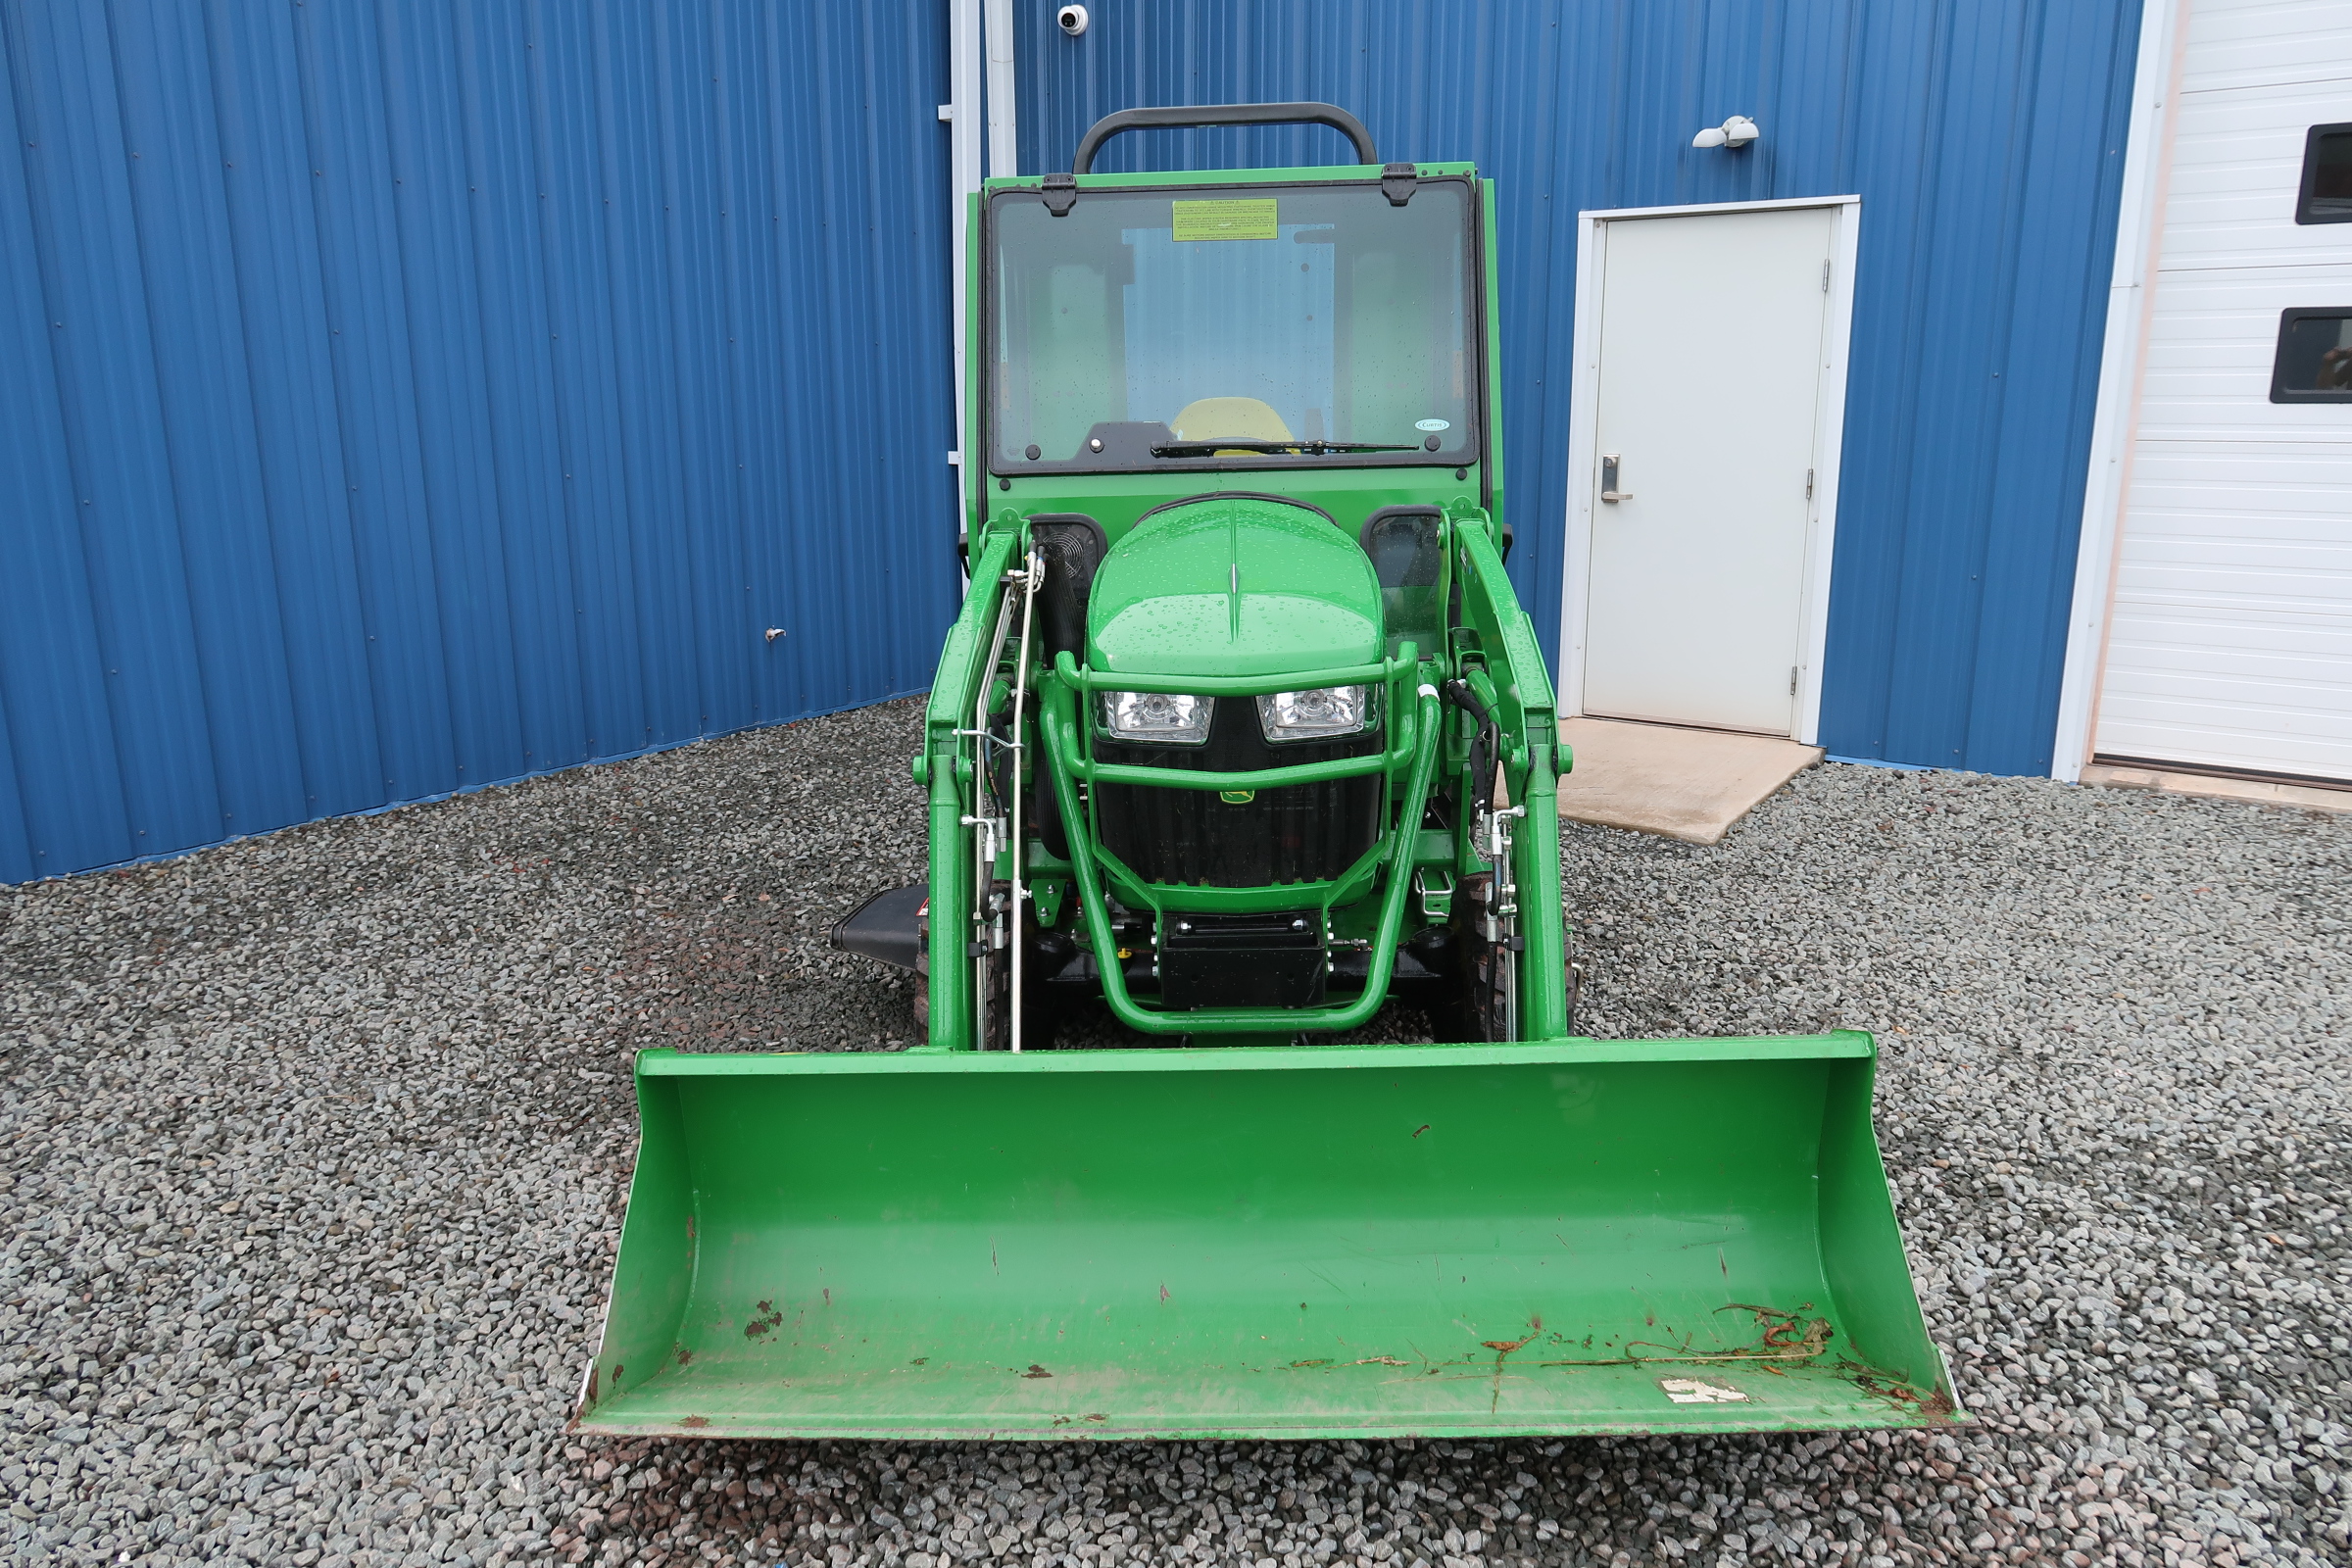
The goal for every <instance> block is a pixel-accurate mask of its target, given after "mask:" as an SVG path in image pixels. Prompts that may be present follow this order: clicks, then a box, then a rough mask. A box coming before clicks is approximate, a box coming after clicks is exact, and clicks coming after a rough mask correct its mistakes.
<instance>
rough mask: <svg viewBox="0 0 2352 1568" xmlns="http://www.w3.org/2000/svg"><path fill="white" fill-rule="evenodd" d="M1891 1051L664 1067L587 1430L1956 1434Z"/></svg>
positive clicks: (658, 1057)
mask: <svg viewBox="0 0 2352 1568" xmlns="http://www.w3.org/2000/svg"><path fill="white" fill-rule="evenodd" d="M1873 1061H1874V1051H1873V1048H1872V1045H1871V1041H1870V1038H1869V1037H1868V1036H1867V1035H1861V1034H1852V1033H1840V1034H1833V1035H1824V1036H1817V1037H1810V1038H1786V1039H1754V1040H1707V1041H1686V1040H1674V1041H1641V1042H1631V1043H1628V1042H1595V1041H1591V1040H1557V1041H1547V1042H1537V1043H1532V1044H1520V1045H1467V1046H1370V1047H1331V1046H1326V1047H1318V1048H1307V1049H1277V1050H1263V1049H1261V1050H1193V1051H1107V1052H1063V1053H1048V1054H1022V1055H1018V1056H1015V1055H1009V1054H961V1053H957V1054H931V1053H923V1052H917V1053H910V1054H904V1055H869V1054H839V1055H754V1054H742V1055H696V1054H675V1053H669V1052H650V1053H648V1054H645V1055H644V1056H642V1057H640V1058H639V1063H638V1068H637V1093H638V1103H639V1108H640V1112H641V1114H642V1118H643V1126H644V1143H643V1148H642V1150H641V1152H640V1154H639V1158H638V1164H637V1175H636V1181H635V1183H634V1185H633V1187H632V1189H631V1192H630V1201H629V1211H628V1220H627V1225H626V1228H625V1230H624V1233H623V1237H622V1243H621V1250H620V1257H619V1260H618V1266H617V1271H616V1278H615V1283H614V1287H613V1301H612V1305H611V1308H610V1311H609V1313H608V1316H607V1320H606V1324H605V1331H604V1341H603V1345H602V1347H601V1348H599V1350H598V1352H597V1356H596V1359H595V1362H594V1363H593V1365H592V1366H591V1368H590V1369H589V1373H588V1376H587V1379H586V1384H585V1388H584V1390H583V1394H582V1398H581V1403H580V1410H579V1417H578V1425H579V1426H580V1427H582V1428H585V1429H588V1430H592V1431H602V1432H613V1433H649V1434H677V1435H702V1436H711V1437H721V1436H725V1437H768V1438H783V1437H798V1438H818V1437H828V1438H901V1439H904V1438H1081V1437H1083V1438H1097V1437H1105V1438H1107V1437H1116V1438H1138V1437H1165V1438H1207V1437H1262V1438H1307V1437H1326V1436H1328V1437H1339V1436H1346V1437H1395V1436H1407V1435H1437V1434H1461V1433H1472V1432H1477V1433H1488V1434H1512V1433H1520V1434H1538V1433H1558V1434H1585V1433H1590V1434H1598V1433H1641V1432H1723V1431H1756V1430H1805V1429H1816V1428H1852V1427H1906V1426H1927V1425H1934V1424H1937V1423H1945V1422H1952V1421H1956V1420H1961V1419H1964V1418H1963V1417H1962V1416H1961V1415H1960V1413H1959V1412H1958V1411H1957V1410H1956V1409H1955V1408H1954V1405H1953V1400H1952V1392H1951V1384H1950V1380H1949V1377H1948V1374H1947V1373H1946V1372H1945V1370H1944V1367H1943V1363H1942V1360H1941V1357H1940V1356H1939V1355H1938V1353H1937V1351H1936V1348H1935V1346H1934V1345H1933V1344H1932V1343H1931V1342H1930V1341H1929V1339H1928V1336H1927V1333H1926V1329H1925V1326H1924V1325H1923V1323H1922V1321H1921V1317H1920V1309H1919V1302H1918V1299H1917V1298H1916V1297H1915V1296H1914V1295H1913V1292H1912V1288H1911V1278H1910V1274H1909V1271H1908V1269H1907V1268H1906V1266H1905V1263H1904V1258H1903V1249H1902V1241H1901V1238H1900V1237H1899V1235H1898V1234H1897V1232H1896V1229H1895V1222H1894V1214H1893V1209H1892V1206H1891V1204H1890V1202H1889V1200H1888V1196H1887V1183H1886V1180H1885V1178H1884V1176H1883V1175H1882V1169H1883V1167H1882V1166H1881V1165H1880V1162H1879V1152H1878V1145H1877V1140H1876V1139H1875V1137H1874V1136H1873V1134H1872V1131H1871V1122H1870V1103H1871V1074H1872V1068H1873Z"/></svg>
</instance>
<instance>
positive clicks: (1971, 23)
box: [1018, 0, 2138, 773]
mask: <svg viewBox="0 0 2352 1568" xmlns="http://www.w3.org/2000/svg"><path fill="white" fill-rule="evenodd" d="M1052 10H1053V8H1052V7H1050V6H1045V5H1042V4H1041V5H1029V4H1023V5H1022V6H1021V7H1020V8H1019V13H1018V14H1019V20H1020V24H1021V27H1022V35H1021V38H1020V70H1021V77H1020V90H1021V104H1020V112H1021V132H1022V155H1023V157H1022V168H1023V169H1024V170H1025V171H1027V172H1042V171H1045V170H1049V169H1066V168H1068V167H1069V157H1070V152H1071V150H1072V148H1073V147H1074V146H1075V145H1076V143H1077V139H1078V136H1079V135H1080V133H1081V132H1082V131H1083V130H1084V129H1085V127H1086V126H1087V125H1088V124H1090V123H1092V122H1093V121H1094V120H1095V119H1096V118H1097V117H1099V116H1101V115H1103V114H1106V113H1108V112H1109V111H1111V110H1114V109H1124V108H1128V107H1131V106H1135V105H1143V104H1191V103H1241V102H1250V101H1255V100H1268V99H1299V98H1315V99H1325V100H1329V101H1330V102H1333V103H1337V104H1341V105H1344V106H1346V107H1348V108H1349V109H1352V110H1353V111H1355V113H1356V114H1358V115H1359V116H1361V117H1362V118H1363V120H1364V121H1365V122H1366V123H1367V124H1369V125H1370V127H1371V129H1372V131H1373V134H1374V135H1375V136H1376V137H1377V138H1378V140H1379V143H1380V149H1381V155H1382V157H1384V158H1408V159H1422V160H1429V159H1460V158H1472V159H1476V160H1477V161H1478V163H1479V164H1480V165H1481V166H1482V168H1483V169H1484V170H1485V171H1486V172H1488V173H1489V174H1491V175H1492V176H1493V177H1494V178H1495V181H1496V184H1497V194H1498V198H1499V201H1500V204H1501V214H1500V226H1501V235H1502V255H1501V272H1502V290H1503V299H1502V309H1503V311H1504V312H1505V317H1504V328H1503V341H1504V350H1503V354H1504V373H1505V418H1506V425H1505V449H1504V450H1505V460H1506V463H1507V465H1508V470H1509V481H1508V493H1509V506H1510V509H1511V515H1512V518H1513V521H1514V524H1515V527H1516V529H1517V533H1518V538H1519V544H1518V548H1517V550H1516V551H1515V552H1514V554H1513V556H1512V560H1511V566H1512V574H1513V576H1514V577H1515V578H1516V580H1517V581H1518V583H1519V586H1520V591H1521V593H1522V595H1523V596H1524V597H1525V598H1526V600H1527V601H1528V603H1529V606H1530V609H1531V611H1532V613H1534V615H1535V617H1536V620H1537V623H1538V625H1539V626H1540V627H1542V628H1543V629H1544V633H1545V635H1546V637H1547V639H1552V638H1556V635H1557V626H1558V622H1559V600H1560V568H1561V562H1560V544H1561V538H1562V518H1563V512H1564V505H1565V485H1566V473H1565V467H1566V444H1567V443H1566V439H1565V437H1566V424H1567V417H1568V386H1569V367H1570V360H1569V353H1570V344H1569V329H1570V325H1571V317H1572V308H1573V303H1574V298H1575V295H1574V290H1575V264H1576V215H1577V213H1578V212H1579V211H1582V210H1587V209H1598V208H1615V207H1642V206H1653V205H1655V206H1662V205H1668V204H1680V203H1692V202H1715V201H1740V200H1755V199H1762V198H1774V197H1794V196H1822V195H1833V194H1847V193H1857V192H1858V193H1859V194H1860V195H1861V196H1862V198H1863V216H1862V229H1861V234H1862V244H1861V257H1860V262H1859V267H1858V273H1857V277H1856V298H1855V314H1854V335H1853V350H1852V370H1851V378H1850V381H1849V395H1848V409H1847V414H1846V421H1845V457H1844V469H1843V475H1842V479H1841V485H1842V491H1841V497H1840V507H1839V510H1840V515H1839V519H1838V550H1837V556H1836V560H1835V564H1834V567H1833V586H1832V593H1831V630H1830V650H1829V662H1828V665H1827V667H1826V669H1825V671H1824V687H1825V690H1824V704H1823V712H1822V739H1823V740H1824V742H1825V743H1826V744H1827V745H1828V747H1829V749H1830V751H1831V752H1832V753H1833V754H1839V755H1845V756H1855V757H1872V758H1883V759H1887V760H1896V761H1905V762H1919V763H1930V764H1936V765H1941V766H1957V767H1968V768H1976V769H1982V770H1985V771H1990V772H2001V773H2038V772H2044V771H2046V770H2047V769H2048V766H2049V760H2050V749H2051V740H2052V733H2053V729H2054V725H2055V718H2056V711H2057V701H2058V682H2059V667H2060V662H2061V659H2062V658H2063V655H2064V650H2065V636H2066V612H2067V604H2068V599H2069V595H2070V594H2071V592H2072V588H2073V572H2074V560H2075V534H2076V529H2077V525H2078V522H2079V520H2080V516H2081V509H2082V482H2083V470H2084V466H2085V463H2086V461H2087V453H2088V448H2089V439H2090V417H2091V404H2092V396H2093V393H2094V390H2095V386H2096V380H2097V371H2098V356H2099V346H2100V338H2101V332H2102V328H2103V325H2104V320H2105V300H2106V285H2107V273H2108V264H2109V257H2110V252H2111V249H2112V244H2113V238H2114V230H2115V214H2116V201H2117V188H2118V183H2119V180H2120V177H2121V174H2122V166H2123V135H2124V130H2125V126H2126V123H2127V120H2128V115H2129V110H2130V100H2131V68H2132V59H2133V49H2134V46H2135V42H2136V32H2137V19H2138V0H1905V3H1901V4H1885V3H1878V0H1675V3H1669V0H1609V3H1600V0H1592V3H1578V4H1573V5H1570V4H1549V5H1546V4H1539V3H1534V0H1483V3H1480V4H1474V5H1432V4H1429V3H1427V0H1365V3H1361V4H1356V5H1348V6H1339V5H1292V6H1268V5H1255V4H1249V3H1246V0H1099V3H1095V4H1093V5H1092V6H1091V10H1092V12H1093V16H1094V22H1093V25H1092V26H1091V27H1090V28H1089V30H1088V31H1087V32H1086V34H1085V35H1084V36H1083V37H1081V38H1077V39H1071V38H1068V37H1065V36H1063V35H1062V33H1061V32H1060V31H1059V29H1058V28H1056V27H1055V26H1054V25H1053V22H1052ZM1731 114H1745V115H1748V116H1751V117H1753V118H1754V119H1755V120H1756V121H1758V122H1759V123H1761V124H1762V126H1763V128H1764V135H1763V139H1762V140H1761V141H1760V142H1759V143H1758V144H1757V145H1756V146H1755V147H1754V148H1753V149H1751V150H1750V151H1748V152H1746V153H1743V154H1739V155H1726V154H1724V153H1721V152H1697V151H1694V150H1692V148H1691V145H1690V143H1691V134H1692V133H1693V132H1694V131H1696V130H1697V129H1698V127H1700V126H1701V125H1709V124H1716V123H1721V122H1722V120H1723V119H1724V118H1725V117H1726V116H1727V115H1731ZM1345 148H1346V143H1345V141H1344V140H1343V139H1342V138H1341V137H1340V136H1339V135H1338V133H1337V132H1334V131H1329V130H1323V129H1320V128H1308V129H1299V130H1278V131H1254V132H1239V131H1181V132H1171V131H1158V132H1146V133H1130V134H1128V135H1125V136H1122V137H1120V138H1118V139H1117V140H1116V141H1114V142H1112V143H1111V144H1110V147H1109V148H1108V149H1107V150H1106V153H1105V156H1104V157H1103V159H1101V160H1100V161H1098V163H1097V165H1096V167H1097V168H1098V169H1100V170H1103V171H1105V172H1109V171H1114V170H1129V169H1152V168H1171V167H1180V166H1182V167H1194V168H1206V167H1219V166H1224V167H1233V166H1247V165H1251V164H1259V163H1264V164H1278V163H1299V162H1323V161H1339V160H1340V159H1342V158H1344V157H1345V156H1346V152H1345ZM1727 265H1732V264H1731V263H1728V262H1727ZM1548 646H1549V644H1548V643H1547V647H1548ZM1551 651H1553V652H1554V653H1555V654H1556V649H1552V650H1551Z"/></svg>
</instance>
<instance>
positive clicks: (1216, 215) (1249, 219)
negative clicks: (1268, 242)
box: [1169, 196, 1280, 245]
mask: <svg viewBox="0 0 2352 1568" xmlns="http://www.w3.org/2000/svg"><path fill="white" fill-rule="evenodd" d="M1169 205H1170V206H1171V207H1172V208H1173V209H1174V210H1175V232H1174V233H1173V234H1171V235H1170V236H1169V237H1170V238H1171V239H1173V240H1175V241H1176V243H1177V244H1179V245H1182V244H1185V243H1186V242H1188V241H1190V240H1197V239H1277V238H1279V237H1280V235H1279V234H1277V232H1276V225H1275V219H1274V198H1273V197H1271V196H1258V197H1250V198H1248V199H1246V200H1239V201H1224V202H1171V203H1170V204H1169Z"/></svg>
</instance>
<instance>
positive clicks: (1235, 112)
mask: <svg viewBox="0 0 2352 1568" xmlns="http://www.w3.org/2000/svg"><path fill="white" fill-rule="evenodd" d="M1178 125H1329V126H1330V127H1331V128H1332V129H1334V130H1337V131H1343V132H1345V133H1346V134H1347V136H1348V140H1350V141H1352V142H1354V143H1355V161H1356V162H1357V163H1359V164H1377V163H1379V162H1380V155H1379V154H1378V153H1376V152H1374V151H1373V150H1372V133H1371V132H1370V131H1368V130H1366V129H1365V128H1364V123H1363V122H1362V121H1360V120H1358V119H1356V118H1355V117H1354V116H1353V115H1351V114H1349V113H1348V111H1347V110H1345V109H1342V108H1341V107H1340V106H1339V105H1337V104H1313V103H1307V104H1210V105H1205V106H1202V107H1199V108H1193V109H1181V108H1170V109H1122V110H1120V111H1119V112H1118V113H1117V114H1115V115H1104V116H1103V118H1102V119H1101V120H1098V121H1096V122H1095V123H1093V124H1092V125H1090V126H1088V127H1087V131H1086V134H1085V135H1083V136H1081V137H1079V138H1078V151H1077V152H1076V154H1074V155H1073V156H1072V157H1071V159H1070V172H1071V173H1072V174H1091V173H1093V172H1094V169H1095V154H1096V153H1097V152H1099V151H1101V150H1102V147H1103V143H1104V142H1106V141H1108V140H1110V138H1111V137H1113V136H1116V135H1117V134H1118V133H1119V132H1120V131H1122V130H1152V129H1159V128H1164V127H1168V126H1178Z"/></svg>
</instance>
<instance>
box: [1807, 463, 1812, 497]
mask: <svg viewBox="0 0 2352 1568" xmlns="http://www.w3.org/2000/svg"><path fill="white" fill-rule="evenodd" d="M1805 499H1806V500H1807V501H1810V500H1812V499H1813V470H1812V469H1811V468H1807V469H1806V470H1805Z"/></svg>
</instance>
